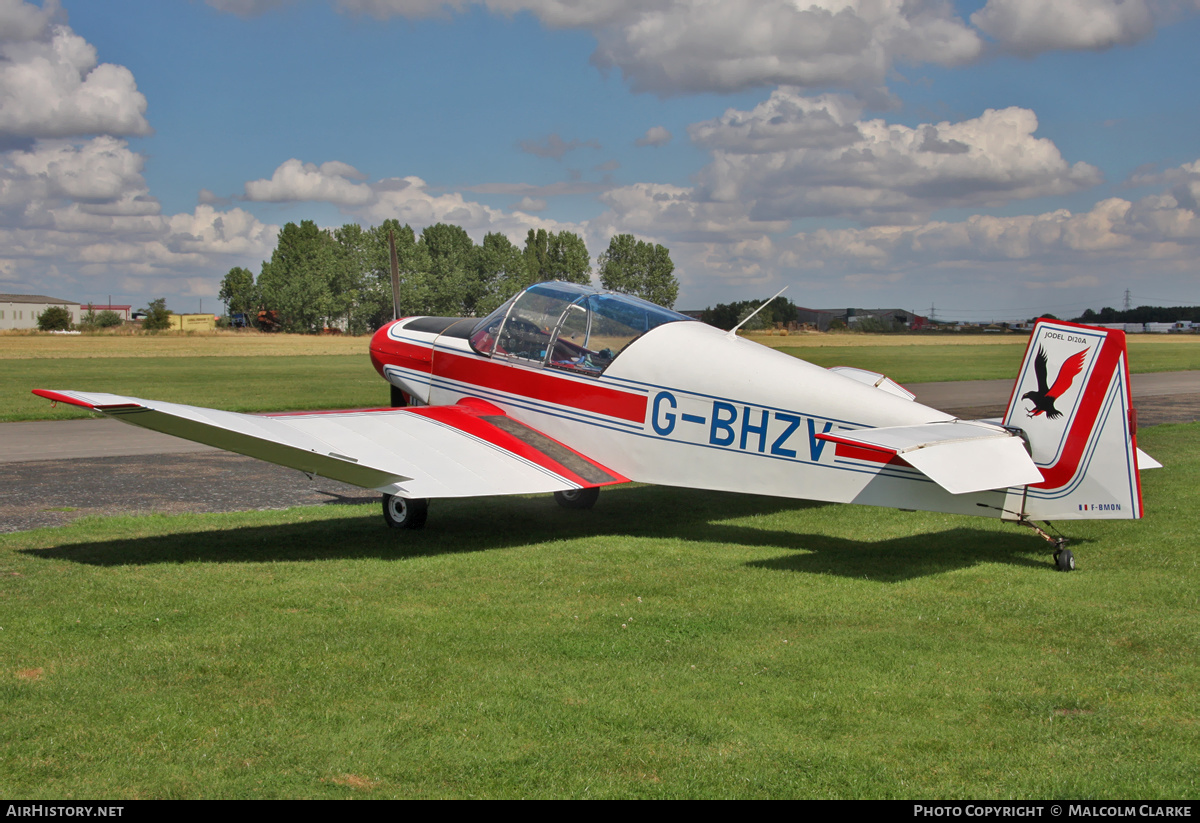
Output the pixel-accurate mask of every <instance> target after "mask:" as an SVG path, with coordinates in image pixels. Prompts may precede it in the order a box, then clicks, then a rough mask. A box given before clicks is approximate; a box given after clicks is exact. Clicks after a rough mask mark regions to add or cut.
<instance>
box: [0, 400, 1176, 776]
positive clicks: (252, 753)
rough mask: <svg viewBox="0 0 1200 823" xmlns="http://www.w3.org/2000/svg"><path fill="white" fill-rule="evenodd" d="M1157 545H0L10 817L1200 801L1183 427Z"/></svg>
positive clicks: (444, 533) (816, 533)
mask: <svg viewBox="0 0 1200 823" xmlns="http://www.w3.org/2000/svg"><path fill="white" fill-rule="evenodd" d="M1140 445H1141V446H1142V447H1143V448H1144V449H1146V450H1147V451H1148V452H1150V453H1151V454H1153V455H1155V456H1156V457H1158V458H1159V459H1161V460H1162V462H1163V463H1164V464H1165V465H1166V468H1164V469H1161V470H1157V471H1153V472H1147V473H1145V474H1144V476H1143V480H1144V488H1145V500H1146V511H1147V516H1146V519H1145V520H1143V521H1140V522H1124V521H1113V522H1103V521H1100V522H1092V523H1068V524H1060V525H1061V526H1062V528H1063V529H1064V531H1066V533H1068V534H1069V535H1071V536H1072V537H1073V538H1074V541H1073V543H1072V548H1073V549H1074V550H1075V553H1076V556H1077V559H1078V564H1079V570H1078V571H1077V572H1075V573H1072V574H1061V573H1058V572H1055V571H1054V570H1053V569H1052V566H1051V564H1050V562H1049V559H1048V556H1047V554H1046V552H1045V550H1044V548H1043V546H1044V544H1043V543H1042V542H1041V541H1040V540H1038V539H1037V538H1036V537H1034V536H1033V535H1031V534H1030V533H1028V532H1026V531H1024V530H1019V529H1017V528H1016V527H1014V526H1008V525H1003V524H999V523H995V522H992V521H989V520H983V519H972V518H963V517H954V516H948V515H931V514H923V513H902V512H895V511H888V510H881V509H867V508H861V507H853V506H829V505H806V504H802V503H797V502H795V501H785V500H775V499H769V498H759V497H745V496H735V495H721V494H711V493H701V492H689V491H680V490H671V489H662V488H652V487H625V488H619V489H612V490H608V491H606V492H605V493H604V494H602V495H601V500H600V503H599V504H598V506H597V508H596V509H595V510H593V511H590V512H568V511H564V510H560V509H558V508H557V507H556V506H555V505H554V504H553V502H552V501H551V500H549V499H548V498H546V497H535V498H492V499H483V500H469V501H457V502H456V501H437V502H436V504H435V506H434V507H433V509H432V510H431V514H430V520H429V525H428V527H427V529H426V530H425V531H423V532H414V533H403V534H399V533H396V532H389V531H388V530H387V529H385V528H383V527H382V518H381V516H380V514H379V512H378V510H377V507H375V506H371V507H348V506H327V507H319V508H309V509H293V510H289V511H284V512H251V513H242V514H229V515H190V516H153V517H139V518H103V519H102V518H95V519H87V520H80V521H77V522H75V523H74V524H72V525H70V526H66V527H62V528H56V529H45V530H39V531H33V532H24V533H17V534H10V535H3V536H0V718H2V720H3V722H2V723H0V793H3V794H4V795H6V796H9V797H26V798H56V799H70V798H141V797H146V798H157V797H165V798H172V797H174V798H180V797H212V798H219V797H249V798H270V797H316V798H339V797H364V798H386V797H882V798H888V797H891V798H992V797H995V798H1042V799H1052V798H1122V799H1129V798H1190V799H1195V798H1197V797H1198V796H1200V778H1198V777H1197V775H1198V774H1200V723H1198V721H1200V602H1198V597H1200V595H1198V592H1200V570H1198V568H1197V556H1196V552H1195V535H1196V534H1197V533H1198V532H1200V515H1198V513H1197V506H1196V497H1195V489H1196V487H1197V483H1198V482H1200V425H1194V424H1193V425H1178V426H1160V427H1156V428H1153V429H1146V430H1144V431H1143V433H1142V436H1141V439H1140Z"/></svg>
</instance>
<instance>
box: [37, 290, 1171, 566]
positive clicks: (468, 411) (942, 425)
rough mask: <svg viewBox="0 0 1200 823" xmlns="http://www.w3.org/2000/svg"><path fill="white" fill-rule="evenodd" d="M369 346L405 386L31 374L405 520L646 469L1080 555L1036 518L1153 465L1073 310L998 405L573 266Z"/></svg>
mask: <svg viewBox="0 0 1200 823" xmlns="http://www.w3.org/2000/svg"><path fill="white" fill-rule="evenodd" d="M370 351H371V359H372V362H373V363H374V365H375V368H376V369H377V370H378V371H379V373H380V374H381V375H382V376H383V377H384V379H386V380H387V381H388V382H389V383H390V384H391V386H392V407H390V408H380V409H368V410H360V411H333V412H301V413H294V414H270V415H249V414H238V413H234V412H226V411H217V410H213V409H204V408H197V407H194V406H183V405H178V404H175V403H164V402H158V401H152V400H141V399H138V398H134V397H121V396H118V395H111V394H98V393H91V392H77V391H48V390H43V389H37V390H35V391H34V393H35V394H37V395H40V396H42V397H45V398H48V399H50V400H55V401H62V402H65V403H70V404H73V405H76V406H83V407H84V408H88V409H91V410H93V411H97V412H103V413H104V414H108V415H111V416H114V417H117V418H119V419H121V420H123V421H125V422H127V423H132V424H135V425H139V426H144V427H145V428H148V429H154V430H155V431H160V432H165V433H167V434H172V435H176V436H178V437H183V438H186V439H188V440H194V441H198V442H201V443H207V444H209V445H212V446H216V447H218V448H222V449H227V450H229V451H234V452H239V453H241V454H246V455H250V456H252V457H257V458H261V459H263V460H267V461H270V462H272V463H278V464H281V465H284V466H290V467H292V468H296V469H300V470H301V471H303V472H306V473H308V474H310V475H321V476H324V477H329V478H333V479H336V480H341V481H344V482H347V483H352V484H354V485H357V486H361V487H364V488H369V489H375V490H377V491H379V492H381V493H382V494H383V512H384V517H385V519H386V521H387V524H388V525H389V526H392V527H396V528H420V527H421V526H422V525H424V523H425V519H426V513H427V509H428V501H429V499H431V498H438V497H470V496H482V495H500V494H530V493H537V492H554V494H555V497H556V498H557V499H558V501H559V503H560V504H562V505H564V506H567V507H572V508H581V509H582V508H590V507H591V506H592V505H593V504H594V503H595V502H596V499H597V496H598V494H599V489H600V487H602V486H606V485H609V484H614V483H625V482H628V481H637V482H644V483H657V484H663V485H669V486H681V487H686V488H698V489H712V490H720V491H729V492H749V493H753V494H764V495H775V496H779V497H791V498H802V499H808V500H822V501H830V502H837V503H862V504H867V505H874V506H888V507H893V508H900V509H921V510H928V511H938V512H951V513H957V514H973V515H982V516H986V517H996V518H1000V519H1003V520H1010V521H1013V522H1016V523H1019V524H1022V525H1026V526H1030V527H1031V528H1033V529H1035V530H1036V531H1037V532H1038V533H1039V534H1041V535H1042V536H1043V537H1044V538H1045V539H1046V540H1048V541H1049V542H1051V543H1052V544H1053V547H1054V555H1055V563H1056V565H1057V566H1058V567H1059V568H1060V569H1063V570H1069V569H1071V568H1074V558H1073V557H1072V556H1071V552H1070V551H1069V550H1066V549H1064V548H1063V545H1064V542H1065V540H1064V539H1063V538H1051V537H1050V536H1049V535H1047V534H1046V533H1045V532H1044V531H1043V530H1042V529H1040V528H1039V527H1037V526H1036V525H1034V523H1033V521H1034V520H1035V519H1036V520H1068V519H1086V520H1092V519H1108V518H1138V517H1141V515H1142V498H1141V486H1140V481H1139V468H1142V469H1145V468H1155V467H1157V466H1158V465H1159V464H1158V463H1157V462H1155V461H1154V460H1153V459H1152V458H1149V457H1148V456H1147V455H1146V454H1145V453H1143V452H1140V451H1139V450H1138V448H1137V445H1136V431H1135V429H1136V427H1135V420H1136V416H1135V414H1134V412H1133V410H1132V407H1131V402H1130V391H1129V376H1128V371H1127V365H1126V352H1125V336H1124V333H1123V332H1120V331H1114V330H1108V329H1099V328H1091V327H1088V326H1080V325H1076V324H1073V323H1065V322H1058V321H1054V322H1048V321H1042V322H1039V323H1038V324H1037V326H1036V327H1035V329H1034V331H1033V334H1032V336H1031V339H1030V342H1029V347H1028V349H1027V351H1026V355H1025V361H1024V364H1023V365H1022V367H1021V371H1020V374H1019V375H1018V377H1017V382H1016V385H1015V386H1014V388H1013V392H1012V395H1011V399H1010V401H1009V405H1008V410H1007V412H1006V414H1005V416H1004V418H1003V419H1002V420H997V421H981V420H959V419H956V418H955V417H954V416H953V415H950V414H946V413H945V412H940V411H937V410H936V409H932V408H930V407H928V406H923V405H921V404H920V403H916V402H914V400H913V395H912V394H911V393H910V392H908V391H906V390H905V389H903V388H902V387H900V386H899V385H897V384H896V383H894V382H892V381H891V380H889V379H888V378H886V377H884V376H883V375H879V374H875V373H873V372H867V371H863V370H860V369H846V368H840V369H824V368H821V367H819V366H814V365H812V364H811V363H806V362H804V361H803V360H799V359H797V358H794V357H791V356H789V355H786V354H782V353H780V352H777V351H775V350H773V349H770V348H767V347H764V346H761V345H758V344H757V343H753V342H750V341H748V340H746V339H744V338H740V337H738V336H737V335H736V334H735V333H733V332H725V331H721V330H720V329H715V328H713V327H712V326H708V325H705V324H704V323H701V322H699V321H696V320H692V319H691V318H689V317H687V316H685V315H682V314H678V313H676V312H673V311H670V310H668V309H664V308H662V307H660V306H656V305H654V304H652V303H648V302H646V301H644V300H640V299H638V298H635V297H630V296H628V295H624V294H616V293H612V292H606V291H601V290H597V289H593V288H590V287H585V286H579V285H575V284H571V283H561V282H552V283H541V284H538V285H536V286H532V287H530V288H528V289H526V290H524V291H522V292H521V293H520V294H518V295H516V296H515V297H513V298H512V299H511V300H509V301H508V302H507V303H505V304H504V305H503V306H501V307H500V308H499V309H497V310H496V311H494V312H492V313H491V314H490V315H488V316H487V317H485V318H483V319H478V318H466V319H461V318H448V317H409V318H404V319H400V320H396V321H394V322H392V323H389V324H388V325H386V326H385V327H383V328H382V329H380V330H379V331H378V332H376V334H375V336H374V337H373V338H372V340H371V346H370ZM1050 374H1053V375H1055V377H1054V380H1053V382H1052V383H1051V381H1050V378H1049V375H1050ZM1051 411H1053V413H1049V412H1051ZM1043 412H1047V413H1043Z"/></svg>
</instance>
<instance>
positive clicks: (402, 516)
mask: <svg viewBox="0 0 1200 823" xmlns="http://www.w3.org/2000/svg"><path fill="white" fill-rule="evenodd" d="M428 516H429V501H428V500H427V499H425V498H423V497H412V498H409V497H397V496H396V495H394V494H385V495H384V496H383V519H384V521H385V522H386V523H387V524H388V528H391V529H419V528H421V527H423V526H424V525H425V518H426V517H428Z"/></svg>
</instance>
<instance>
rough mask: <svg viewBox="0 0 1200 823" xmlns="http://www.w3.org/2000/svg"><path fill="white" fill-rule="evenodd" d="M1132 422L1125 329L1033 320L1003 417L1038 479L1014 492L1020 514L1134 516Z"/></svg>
mask: <svg viewBox="0 0 1200 823" xmlns="http://www.w3.org/2000/svg"><path fill="white" fill-rule="evenodd" d="M1136 420H1137V418H1136V415H1135V413H1134V412H1133V406H1132V402H1131V394H1130V389H1129V370H1128V362H1127V357H1126V351H1125V332H1123V331H1118V330H1116V329H1103V328H1096V327H1093V326H1081V325H1078V324H1075V323H1067V322H1064V321H1057V320H1056V321H1047V320H1039V321H1038V323H1037V324H1036V325H1035V326H1034V329H1033V333H1032V334H1031V335H1030V339H1029V347H1028V348H1027V349H1026V351H1025V360H1024V362H1023V363H1022V364H1021V371H1020V372H1019V374H1018V375H1017V382H1016V385H1015V386H1014V387H1013V393H1012V397H1011V398H1010V399H1009V402H1008V410H1007V411H1006V412H1005V414H1004V425H1006V426H1011V427H1014V428H1019V429H1021V430H1022V431H1024V432H1025V435H1026V439H1027V440H1028V442H1029V448H1030V453H1031V455H1032V456H1033V462H1034V463H1035V464H1036V465H1037V467H1038V468H1039V469H1040V470H1041V472H1042V477H1043V478H1044V479H1043V481H1042V482H1041V483H1037V484H1034V485H1031V486H1027V487H1025V489H1024V490H1023V492H1022V493H1021V496H1022V497H1023V500H1022V501H1021V504H1022V505H1021V511H1022V512H1023V513H1024V514H1025V516H1026V517H1028V518H1030V519H1037V520H1092V519H1136V518H1139V517H1141V516H1142V491H1141V482H1140V479H1139V477H1138V452H1137V442H1136V438H1137V424H1136ZM1012 494H1017V491H1016V490H1014V491H1013V492H1012ZM1016 503H1017V501H1012V500H1011V499H1010V504H1016Z"/></svg>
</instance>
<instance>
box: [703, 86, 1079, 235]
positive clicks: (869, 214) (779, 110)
mask: <svg viewBox="0 0 1200 823" xmlns="http://www.w3.org/2000/svg"><path fill="white" fill-rule="evenodd" d="M851 112H853V107H852V106H851V104H849V103H847V102H845V101H842V100H841V99H840V98H828V97H826V98H820V99H818V100H806V99H805V98H802V97H800V96H798V95H797V94H796V93H795V91H794V90H787V89H778V90H776V91H775V92H774V93H773V94H772V95H771V98H770V99H769V100H767V101H766V102H764V103H763V104H760V105H759V106H758V107H756V108H755V109H754V110H753V111H750V112H732V111H731V112H726V113H725V115H724V116H723V117H721V118H719V119H718V120H714V121H708V122H705V123H699V124H696V125H695V126H693V127H692V129H691V133H692V135H693V139H695V140H696V141H697V142H698V143H700V144H701V145H707V146H712V147H714V151H713V158H712V162H711V163H710V164H709V165H708V166H706V167H705V168H704V169H702V170H701V171H700V173H699V174H698V175H697V186H696V190H695V197H696V198H697V199H700V200H707V201H716V202H728V203H734V202H740V203H745V204H748V206H749V210H750V215H751V216H752V217H754V218H755V219H760V220H790V219H797V218H804V217H843V218H851V219H855V220H860V221H863V222H868V223H911V222H916V221H919V220H921V219H922V218H923V217H925V216H927V215H928V214H930V213H931V212H933V211H936V210H937V209H941V208H948V207H981V206H997V205H1001V204H1003V203H1007V202H1011V201H1013V200H1022V199H1028V198H1033V197H1043V196H1047V195H1059V194H1066V193H1069V192H1074V191H1078V190H1080V189H1082V188H1086V187H1088V186H1092V185H1095V184H1097V183H1099V182H1100V181H1101V179H1102V178H1101V174H1100V172H1099V170H1098V169H1096V168H1095V167H1094V166H1091V165H1089V164H1087V163H1082V162H1079V163H1074V164H1071V163H1068V162H1067V161H1066V160H1065V159H1064V158H1063V157H1062V154H1061V153H1060V152H1059V150H1058V148H1057V147H1056V146H1055V145H1054V143H1053V142H1052V141H1050V140H1048V139H1046V138H1039V137H1035V136H1034V132H1036V130H1037V125H1038V123H1037V116H1036V115H1035V114H1034V113H1033V112H1032V111H1029V110H1028V109H1021V108H1015V107H1014V108H1007V109H1000V110H994V109H989V110H987V111H985V112H984V113H983V114H982V115H980V116H979V117H976V118H972V119H970V120H964V121H960V122H941V123H936V124H934V123H930V124H923V125H920V126H917V127H915V128H914V127H908V126H903V125H899V124H896V123H888V122H886V121H884V120H882V119H873V120H858V121H854V122H851V121H850V120H849V117H850V116H851Z"/></svg>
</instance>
